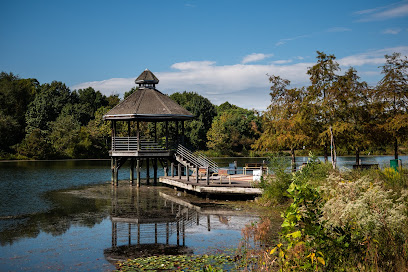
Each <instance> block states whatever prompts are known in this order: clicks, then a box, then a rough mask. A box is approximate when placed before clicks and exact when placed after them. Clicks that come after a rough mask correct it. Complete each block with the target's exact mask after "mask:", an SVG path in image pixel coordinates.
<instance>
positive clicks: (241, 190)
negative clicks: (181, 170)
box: [159, 175, 262, 196]
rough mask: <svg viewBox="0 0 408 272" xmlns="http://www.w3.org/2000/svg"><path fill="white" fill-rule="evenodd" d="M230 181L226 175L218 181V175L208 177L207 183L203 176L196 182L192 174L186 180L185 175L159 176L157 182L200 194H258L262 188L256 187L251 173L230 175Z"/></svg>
mask: <svg viewBox="0 0 408 272" xmlns="http://www.w3.org/2000/svg"><path fill="white" fill-rule="evenodd" d="M230 178H231V183H230V181H229V178H228V177H223V178H222V181H220V178H219V177H212V178H210V182H209V185H207V181H206V179H205V178H201V179H199V181H198V183H197V181H196V178H195V177H194V176H192V177H190V180H189V181H187V177H186V176H182V177H181V179H179V178H178V177H176V176H175V177H171V176H166V177H160V178H159V182H161V183H163V184H166V185H169V186H172V187H175V188H178V189H184V190H187V191H193V192H197V193H200V194H212V195H217V194H218V195H222V194H231V195H248V196H254V195H260V194H262V189H260V188H257V187H256V186H254V185H255V183H254V182H253V181H252V179H253V177H252V175H231V176H230Z"/></svg>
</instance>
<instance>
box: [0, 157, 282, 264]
mask: <svg viewBox="0 0 408 272" xmlns="http://www.w3.org/2000/svg"><path fill="white" fill-rule="evenodd" d="M119 173H120V176H119V179H128V178H129V170H128V168H127V166H126V165H125V166H123V169H121V171H119ZM162 174H163V172H161V173H160V172H159V175H162ZM110 175H111V172H110V161H54V162H40V161H37V162H1V163H0V185H1V188H2V190H0V199H1V202H0V271H71V270H74V271H111V270H112V269H114V263H115V262H116V261H117V260H125V259H128V258H131V257H138V256H148V255H152V254H182V253H187V254H191V253H194V254H204V253H214V252H218V251H219V250H226V249H228V248H232V247H237V246H238V244H239V242H240V239H241V229H242V228H243V227H245V225H247V224H250V223H251V222H253V221H254V220H257V219H258V216H257V213H256V212H254V211H248V209H247V208H246V207H245V206H246V205H247V202H245V201H240V202H234V201H216V200H206V199H203V198H199V197H195V196H192V195H188V194H187V195H185V194H184V193H180V192H178V191H175V190H173V189H170V188H166V187H160V186H150V187H148V186H146V185H145V186H142V187H141V188H139V189H137V188H135V187H133V188H132V187H131V186H129V185H128V183H127V182H122V183H121V185H120V186H119V188H113V187H112V186H111V185H110V183H109V181H110ZM144 175H145V173H144V172H142V177H143V176H144ZM277 222H278V221H277Z"/></svg>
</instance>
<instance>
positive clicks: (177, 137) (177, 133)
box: [176, 121, 179, 148]
mask: <svg viewBox="0 0 408 272" xmlns="http://www.w3.org/2000/svg"><path fill="white" fill-rule="evenodd" d="M178 144H179V131H178V121H176V148H177V146H178Z"/></svg>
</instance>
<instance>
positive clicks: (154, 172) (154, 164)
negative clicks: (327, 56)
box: [153, 158, 157, 185]
mask: <svg viewBox="0 0 408 272" xmlns="http://www.w3.org/2000/svg"><path fill="white" fill-rule="evenodd" d="M153 169H154V170H153V183H154V185H156V184H157V158H154V159H153Z"/></svg>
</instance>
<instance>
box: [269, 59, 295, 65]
mask: <svg viewBox="0 0 408 272" xmlns="http://www.w3.org/2000/svg"><path fill="white" fill-rule="evenodd" d="M291 62H292V60H291V59H288V60H275V61H272V63H273V64H286V63H291Z"/></svg>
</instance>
